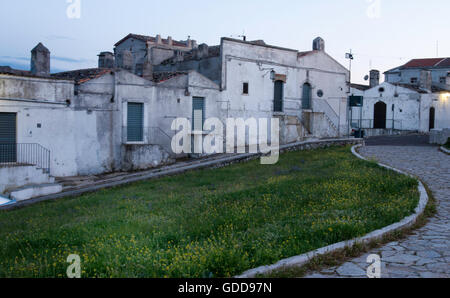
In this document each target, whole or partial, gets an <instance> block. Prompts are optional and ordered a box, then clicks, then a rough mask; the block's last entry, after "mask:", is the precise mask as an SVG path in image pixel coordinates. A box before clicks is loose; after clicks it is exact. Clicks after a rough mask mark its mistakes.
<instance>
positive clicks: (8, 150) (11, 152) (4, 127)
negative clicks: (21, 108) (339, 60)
mask: <svg viewBox="0 0 450 298" xmlns="http://www.w3.org/2000/svg"><path fill="white" fill-rule="evenodd" d="M16 133H17V116H16V114H15V113H0V163H4V162H6V163H7V162H16V161H17V153H16V152H17V144H16V143H17V138H16Z"/></svg>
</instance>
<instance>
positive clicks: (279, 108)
mask: <svg viewBox="0 0 450 298" xmlns="http://www.w3.org/2000/svg"><path fill="white" fill-rule="evenodd" d="M283 88H284V83H283V81H275V88H274V89H275V96H274V102H273V110H274V112H283V92H284V90H283Z"/></svg>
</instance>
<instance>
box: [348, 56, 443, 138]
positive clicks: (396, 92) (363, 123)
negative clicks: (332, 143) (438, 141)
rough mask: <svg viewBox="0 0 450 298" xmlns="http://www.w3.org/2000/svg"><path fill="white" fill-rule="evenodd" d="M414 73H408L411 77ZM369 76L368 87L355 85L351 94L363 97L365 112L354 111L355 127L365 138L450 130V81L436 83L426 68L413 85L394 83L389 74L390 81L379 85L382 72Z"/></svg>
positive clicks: (372, 72) (352, 119)
mask: <svg viewBox="0 0 450 298" xmlns="http://www.w3.org/2000/svg"><path fill="white" fill-rule="evenodd" d="M420 60H423V59H420ZM413 61H416V60H413ZM407 65H412V64H411V63H408V64H407ZM415 65H417V63H415ZM397 69H401V67H399V68H397ZM411 71H412V70H411V69H408V70H407V72H408V73H409V74H410V75H412V74H411ZM416 71H417V70H416ZM370 73H371V75H370V82H371V83H370V85H369V86H365V85H356V84H352V88H351V93H352V94H353V95H356V96H363V97H364V102H363V103H364V104H363V107H362V109H360V108H352V115H351V123H352V127H353V128H359V127H361V128H362V129H364V131H365V133H366V135H382V134H393V133H408V132H421V133H428V132H430V130H432V129H444V128H450V82H446V83H445V84H443V83H442V81H443V80H442V79H441V80H437V81H433V79H432V75H431V74H432V72H431V71H430V70H426V69H423V70H420V71H418V72H417V73H418V77H419V80H418V81H416V80H413V83H411V82H410V81H409V82H408V83H404V82H395V81H394V82H393V81H392V80H393V79H392V78H389V77H390V76H392V73H391V71H389V72H387V73H386V78H387V79H388V78H389V80H390V81H391V82H384V83H382V84H379V81H378V78H379V72H378V71H376V70H372V71H371V72H370ZM401 77H406V75H402V76H401ZM447 83H448V84H447ZM361 116H362V117H361Z"/></svg>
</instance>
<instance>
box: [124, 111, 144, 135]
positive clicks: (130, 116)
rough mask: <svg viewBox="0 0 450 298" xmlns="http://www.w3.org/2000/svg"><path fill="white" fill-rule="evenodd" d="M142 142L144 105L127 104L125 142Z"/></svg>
mask: <svg viewBox="0 0 450 298" xmlns="http://www.w3.org/2000/svg"><path fill="white" fill-rule="evenodd" d="M143 141H144V104H143V103H134V102H129V103H128V111H127V142H143Z"/></svg>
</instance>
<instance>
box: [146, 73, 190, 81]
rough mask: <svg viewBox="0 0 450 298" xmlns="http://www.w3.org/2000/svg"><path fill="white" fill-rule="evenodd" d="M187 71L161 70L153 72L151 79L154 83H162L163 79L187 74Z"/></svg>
mask: <svg viewBox="0 0 450 298" xmlns="http://www.w3.org/2000/svg"><path fill="white" fill-rule="evenodd" d="M188 73H189V72H187V71H161V72H154V73H153V81H154V82H155V83H162V82H164V81H167V80H170V79H172V78H175V77H178V76H182V75H187V74H188Z"/></svg>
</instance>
